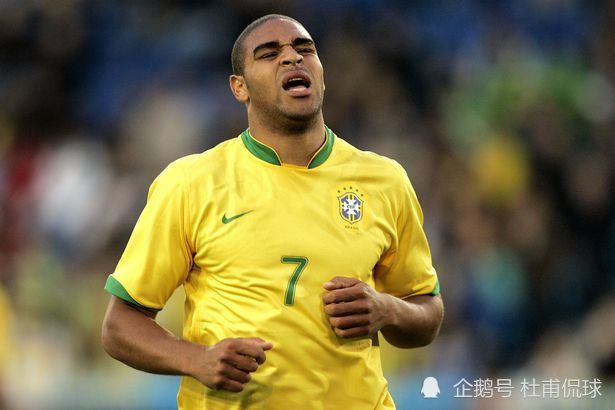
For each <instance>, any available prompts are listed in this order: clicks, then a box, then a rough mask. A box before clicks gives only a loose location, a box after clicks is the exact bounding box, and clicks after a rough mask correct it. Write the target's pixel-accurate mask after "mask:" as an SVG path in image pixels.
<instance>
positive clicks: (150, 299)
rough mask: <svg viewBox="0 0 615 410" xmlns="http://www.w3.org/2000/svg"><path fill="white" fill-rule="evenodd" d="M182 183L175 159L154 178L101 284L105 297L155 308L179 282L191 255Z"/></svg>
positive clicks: (182, 174)
mask: <svg viewBox="0 0 615 410" xmlns="http://www.w3.org/2000/svg"><path fill="white" fill-rule="evenodd" d="M187 182H188V181H187V176H186V172H185V170H184V168H183V166H182V164H181V163H180V162H178V161H176V162H174V163H172V164H170V165H169V166H168V167H167V168H166V169H165V170H164V171H163V172H162V173H161V174H160V175H158V177H157V178H156V179H155V180H154V182H153V183H152V185H151V186H150V189H149V194H148V197H147V204H146V205H145V208H144V209H143V211H142V213H141V215H140V216H139V219H138V221H137V223H136V225H135V227H134V230H133V232H132V234H131V236H130V239H129V241H128V244H127V245H126V248H125V250H124V253H123V255H122V257H121V258H120V261H119V262H118V265H117V267H116V269H115V272H113V274H111V275H110V276H109V278H108V279H107V283H106V284H105V290H107V291H108V292H109V293H111V294H113V295H115V296H117V297H119V298H121V299H124V300H126V301H128V302H131V303H134V304H136V305H139V306H141V307H144V308H147V309H151V310H160V309H162V307H163V306H164V305H165V303H166V301H167V300H168V299H169V297H170V296H171V295H172V294H173V291H174V290H175V289H176V288H177V287H178V286H180V285H181V284H182V283H183V282H184V281H185V279H186V277H187V276H188V273H189V272H190V269H191V267H192V257H193V254H194V245H193V243H192V240H191V235H190V231H191V229H190V206H189V205H190V197H189V189H188V186H187Z"/></svg>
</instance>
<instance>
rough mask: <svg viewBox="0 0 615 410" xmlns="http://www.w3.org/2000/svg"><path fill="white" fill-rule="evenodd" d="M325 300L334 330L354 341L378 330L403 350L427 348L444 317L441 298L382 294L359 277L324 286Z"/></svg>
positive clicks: (339, 280)
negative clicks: (400, 296)
mask: <svg viewBox="0 0 615 410" xmlns="http://www.w3.org/2000/svg"><path fill="white" fill-rule="evenodd" d="M324 288H325V289H327V290H328V292H327V293H326V294H325V296H324V298H323V301H324V304H325V313H326V314H327V315H328V316H329V323H330V324H331V326H332V327H333V331H334V332H335V333H336V334H337V335H338V336H340V337H345V338H352V337H362V336H367V335H374V334H377V333H378V332H379V331H381V332H382V335H383V336H384V337H385V339H386V340H387V341H388V342H389V343H391V344H392V345H394V346H397V347H401V348H410V347H420V346H425V345H428V344H429V343H431V342H432V340H433V339H434V338H435V337H436V336H437V334H438V331H439V330H440V325H441V324H442V319H443V317H444V305H443V303H442V298H441V297H440V296H439V295H438V296H431V295H420V296H411V297H408V298H405V299H400V298H397V297H395V296H392V295H388V294H385V293H380V292H377V291H376V290H374V289H373V288H371V287H370V286H369V285H368V284H366V283H364V282H361V281H360V280H358V279H356V278H347V277H336V278H333V279H332V280H331V281H329V282H327V283H325V284H324Z"/></svg>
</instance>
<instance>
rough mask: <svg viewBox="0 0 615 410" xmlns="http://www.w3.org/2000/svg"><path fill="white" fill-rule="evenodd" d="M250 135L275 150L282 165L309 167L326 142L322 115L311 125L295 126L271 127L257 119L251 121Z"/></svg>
mask: <svg viewBox="0 0 615 410" xmlns="http://www.w3.org/2000/svg"><path fill="white" fill-rule="evenodd" d="M248 123H249V126H250V134H251V135H252V136H253V137H254V138H256V139H257V140H258V141H260V142H262V143H263V144H266V145H268V146H270V147H271V148H273V149H274V150H275V151H276V152H277V154H278V156H279V157H280V160H281V161H282V163H285V164H292V165H299V166H307V165H308V164H309V162H310V160H311V159H312V157H313V156H314V154H315V153H316V151H318V149H319V148H320V146H321V145H322V144H323V143H324V141H325V123H324V120H323V117H322V113H321V114H320V115H318V116H317V117H316V118H315V119H314V121H312V122H310V123H301V124H295V125H293V126H271V125H268V124H267V125H266V124H264V122H262V121H259V120H257V119H249V121H248Z"/></svg>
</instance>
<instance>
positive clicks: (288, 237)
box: [103, 15, 443, 409]
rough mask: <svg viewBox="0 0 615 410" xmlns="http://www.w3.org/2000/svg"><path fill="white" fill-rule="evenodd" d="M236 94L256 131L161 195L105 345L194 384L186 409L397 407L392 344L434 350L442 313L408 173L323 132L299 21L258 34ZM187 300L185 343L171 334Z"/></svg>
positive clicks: (124, 266) (194, 162)
mask: <svg viewBox="0 0 615 410" xmlns="http://www.w3.org/2000/svg"><path fill="white" fill-rule="evenodd" d="M232 62H233V75H231V76H230V86H231V90H232V92H233V94H234V96H235V98H236V99H237V100H238V101H240V102H243V103H244V104H245V105H246V107H247V112H248V124H249V128H248V129H247V130H246V131H244V132H243V133H242V134H241V135H240V136H239V137H238V138H235V139H232V140H228V141H226V142H223V143H222V144H220V145H218V146H217V147H215V148H213V149H211V150H209V151H206V152H205V153H202V154H198V155H191V156H188V157H185V158H182V159H180V160H178V161H175V162H174V163H172V164H171V165H169V166H168V167H167V169H165V170H164V171H163V172H162V173H161V174H160V175H159V176H158V178H157V179H156V180H155V181H154V183H153V184H152V186H151V188H150V192H149V196H148V202H147V205H146V207H145V209H144V210H143V213H142V215H141V217H140V218H139V221H138V222H137V224H136V226H135V228H134V231H133V234H132V236H131V238H130V241H129V242H128V245H127V247H126V250H125V252H124V254H123V256H122V258H121V259H120V262H119V264H118V267H117V269H116V271H115V272H114V273H113V274H112V275H111V276H110V277H109V279H108V280H107V284H106V286H105V289H107V290H108V291H109V292H110V293H112V294H113V295H114V296H112V300H111V302H110V305H109V308H108V311H107V314H106V317H105V321H104V324H103V344H104V347H105V349H106V351H107V352H108V353H109V354H110V355H111V356H113V357H115V358H116V359H118V360H121V361H122V362H124V363H126V364H128V365H130V366H133V367H135V368H137V369H141V370H145V371H148V372H153V373H161V374H180V375H183V376H185V377H183V379H182V384H181V388H180V392H179V395H178V404H179V407H180V408H186V409H192V408H199V409H201V408H207V409H235V408H250V409H253V408H262V409H287V408H301V409H304V408H306V409H340V408H349V409H363V408H365V409H374V408H378V409H380V408H382V409H386V408H394V404H393V401H392V399H391V397H390V395H389V393H388V390H387V384H386V380H385V379H384V377H383V375H382V369H381V366H380V356H379V347H378V332H382V334H383V336H384V337H385V338H386V339H387V340H388V341H389V342H390V343H392V344H394V345H396V346H399V347H406V348H407V347H416V346H423V345H426V344H428V343H430V342H431V341H432V340H433V338H434V337H435V335H436V334H437V332H438V329H439V327H440V323H441V321H442V315H443V307H442V301H441V298H440V296H439V285H438V281H437V277H436V273H435V270H434V268H433V267H432V264H431V256H430V252H429V247H428V245H427V241H426V239H425V234H424V232H423V229H422V213H421V210H420V207H419V204H418V201H417V199H416V196H415V194H414V191H413V190H412V187H411V186H410V183H409V181H408V178H407V176H406V174H405V172H404V170H403V169H402V168H401V167H400V166H399V165H398V164H397V163H396V162H394V161H392V160H389V159H386V158H383V157H380V156H378V155H375V154H373V153H367V152H362V151H359V150H357V149H356V148H354V147H352V146H350V145H349V144H348V143H346V142H345V141H343V140H342V139H340V138H339V137H337V136H336V135H335V134H334V133H333V132H332V131H331V130H330V129H329V128H327V127H326V126H325V124H324V120H323V115H322V110H321V108H322V103H323V95H324V89H325V86H324V80H323V68H322V65H321V63H320V60H319V58H318V54H317V52H316V47H315V44H314V41H313V40H312V38H311V37H310V35H309V33H308V32H307V31H306V30H305V28H304V27H303V26H302V25H301V24H300V23H298V22H297V21H295V20H294V19H292V18H290V17H286V16H281V15H268V16H265V17H262V18H260V19H258V20H256V21H255V22H253V23H252V24H250V25H249V26H248V27H246V29H245V30H244V31H243V32H242V34H241V35H240V36H239V37H238V39H237V41H236V43H235V46H234V47H233V52H232ZM180 285H183V286H184V288H185V291H186V303H185V309H186V311H185V317H184V331H183V339H179V338H177V337H175V336H173V335H172V334H170V333H169V332H167V331H166V330H165V329H163V328H162V327H160V326H159V325H158V324H157V323H156V322H155V316H156V311H158V310H160V309H162V307H163V306H164V304H165V302H166V301H167V299H168V298H169V296H170V295H171V294H172V293H173V291H174V290H175V289H176V288H177V287H178V286H180Z"/></svg>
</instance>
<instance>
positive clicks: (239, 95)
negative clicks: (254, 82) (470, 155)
mask: <svg viewBox="0 0 615 410" xmlns="http://www.w3.org/2000/svg"><path fill="white" fill-rule="evenodd" d="M229 84H230V86H231V91H232V92H233V95H234V96H235V99H237V101H239V102H242V103H247V102H248V100H249V99H250V94H249V93H248V87H247V85H246V81H245V79H244V78H243V76H242V75H235V74H232V75H231V76H230V77H229Z"/></svg>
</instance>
